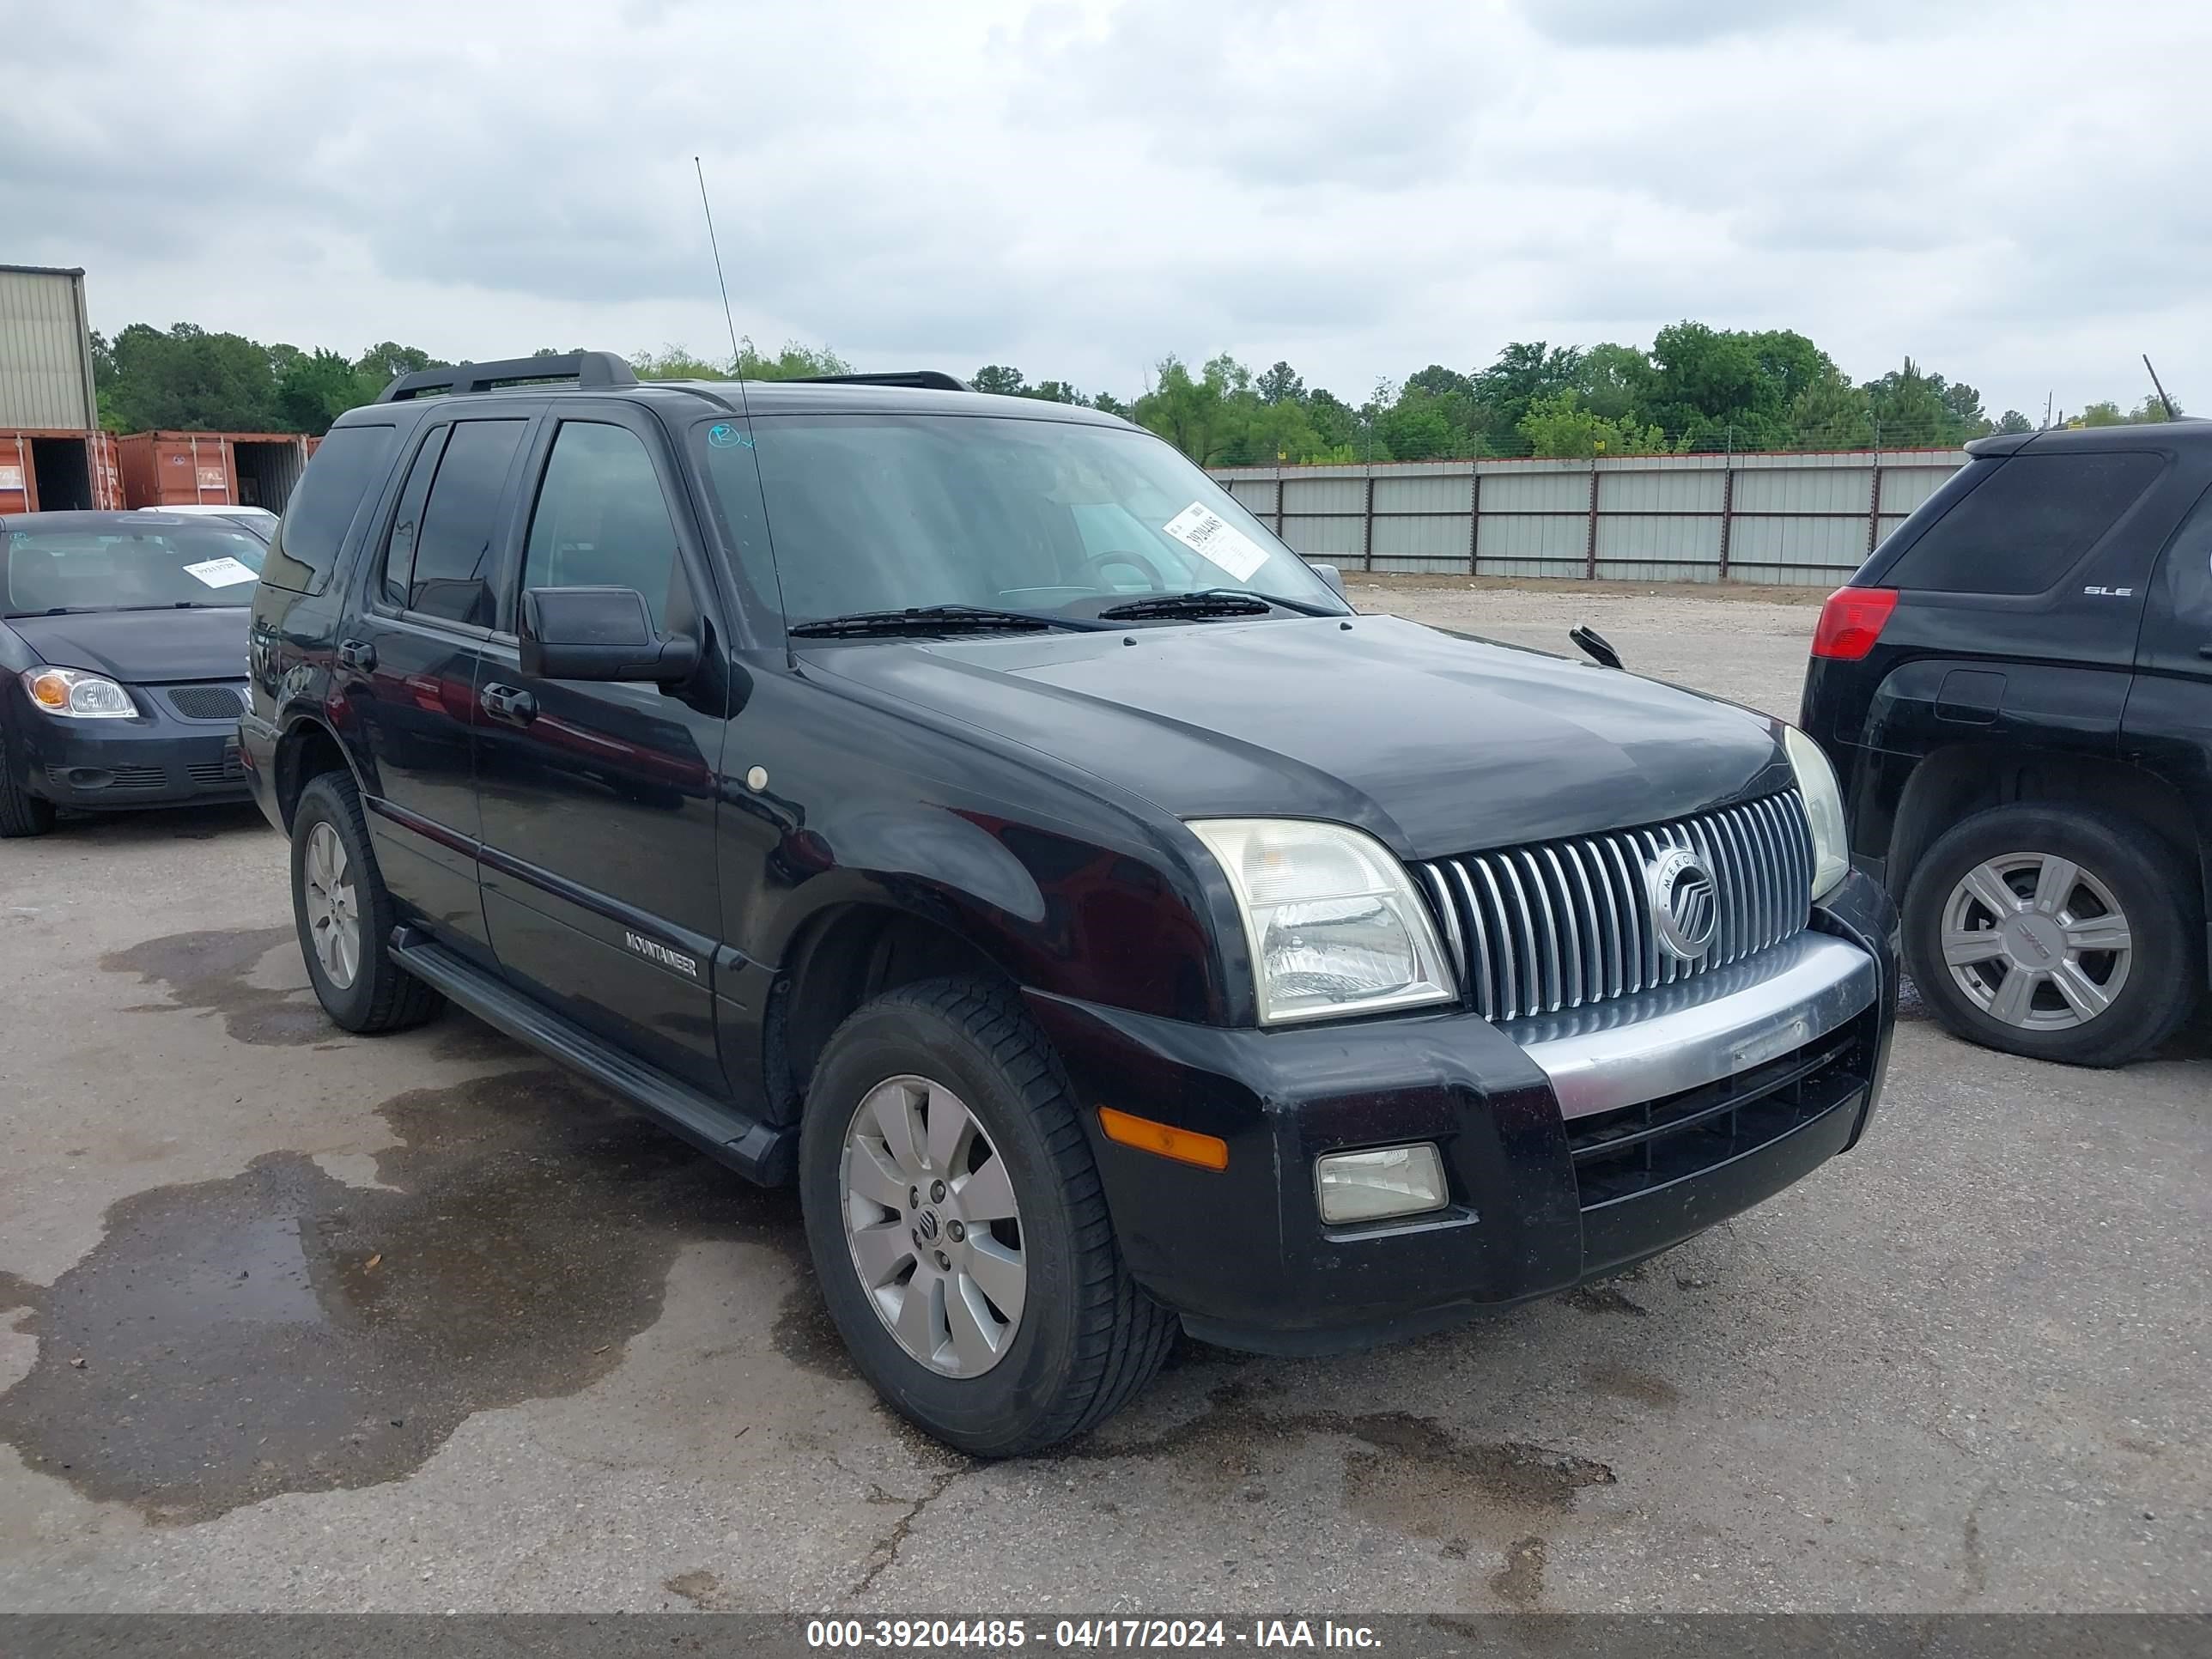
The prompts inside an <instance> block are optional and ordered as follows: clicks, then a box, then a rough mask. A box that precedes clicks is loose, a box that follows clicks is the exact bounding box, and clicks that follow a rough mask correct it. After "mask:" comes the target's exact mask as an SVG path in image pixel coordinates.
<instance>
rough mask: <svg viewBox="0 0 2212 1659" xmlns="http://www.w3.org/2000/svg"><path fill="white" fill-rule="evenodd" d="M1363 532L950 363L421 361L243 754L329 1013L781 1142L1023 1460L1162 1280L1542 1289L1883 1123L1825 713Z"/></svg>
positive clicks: (1429, 1307)
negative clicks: (1366, 564)
mask: <svg viewBox="0 0 2212 1659" xmlns="http://www.w3.org/2000/svg"><path fill="white" fill-rule="evenodd" d="M553 374H566V375H568V376H569V377H571V380H570V383H568V384H566V385H562V386H551V385H548V384H544V380H545V379H546V377H548V376H550V375H553ZM533 382H534V383H533ZM422 392H440V393H443V394H445V395H441V396H436V397H422V396H419V395H418V394H420V393H422ZM1332 574H1333V573H1328V572H1327V571H1326V570H1325V569H1322V568H1316V567H1309V566H1308V565H1307V564H1306V563H1305V562H1304V560H1302V559H1301V558H1300V557H1299V556H1297V554H1296V553H1294V552H1293V551H1291V550H1290V549H1289V548H1288V547H1286V546H1285V545H1284V544H1282V543H1281V542H1279V541H1278V540H1277V539H1276V538H1274V537H1273V535H1272V534H1270V533H1269V532H1267V530H1266V529H1264V528H1263V527H1262V526H1261V525H1260V524H1259V523H1258V522H1257V521H1256V520H1254V519H1253V518H1252V517H1251V516H1250V515H1249V513H1245V512H1244V511H1243V509H1242V508H1241V507H1238V506H1237V503H1236V502H1235V501H1232V500H1231V499H1230V497H1229V496H1228V495H1226V494H1225V492H1224V491H1223V490H1221V489H1219V488H1218V487H1217V486H1216V485H1215V484H1214V483H1212V481H1211V480H1209V479H1208V478H1207V477H1206V476H1205V475H1204V474H1203V473H1201V472H1200V471H1198V470H1197V469H1195V468H1194V467H1193V466H1192V465H1190V464H1189V463H1188V462H1187V461H1186V460H1184V459H1182V456H1180V455H1178V454H1177V453H1176V452H1175V451H1174V450H1173V449H1171V448H1170V447H1168V446H1167V445H1166V444H1164V443H1162V442H1160V441H1158V439H1156V438H1154V437H1152V435H1150V434H1148V433H1146V432H1143V431H1140V430H1139V429H1137V428H1133V427H1132V426H1130V425H1128V424H1127V423H1126V422H1121V421H1119V420H1115V419H1113V418H1111V417H1110V416H1103V415H1099V414H1095V413H1093V412H1091V411H1090V410H1081V409H1073V408H1069V407H1066V406H1064V405H1060V404H1049V403H1040V402H1034V401H1030V400H1027V399H1021V398H993V397H983V396H978V395H976V394H975V393H973V392H969V391H968V390H967V389H966V388H964V387H963V386H961V384H960V383H959V382H958V381H957V380H952V379H951V378H950V377H947V376H943V375H937V374H908V375H887V376H880V377H867V376H862V377H857V378H854V377H848V378H844V379H840V380H833V381H814V382H797V383H794V382H784V383H781V384H775V385H768V386H763V385H753V386H738V385H733V384H723V383H715V384H682V385H675V384H664V385H640V384H638V383H637V382H636V381H635V380H634V379H633V377H632V375H631V374H630V372H629V369H628V368H627V367H626V366H625V365H623V363H622V362H621V361H620V360H619V359H617V358H614V357H611V356H606V355H605V354H599V353H591V354H582V355H580V356H578V357H575V358H572V359H565V360H552V361H548V360H537V361H532V362H513V363H501V364H490V365H482V366H476V367H471V368H462V369H459V370H443V371H435V372H433V373H431V374H423V375H414V376H408V377H404V378H403V379H402V380H398V381H397V382H395V383H394V385H393V386H392V388H391V389H389V390H388V391H387V392H386V394H385V395H384V398H382V399H381V400H380V402H378V403H377V404H374V405H373V406H371V407H368V408H366V409H361V410H354V411H353V412H351V413H350V414H349V415H347V416H345V417H344V418H343V420H341V421H340V422H338V423H337V426H336V427H334V428H332V430H331V434H330V435H329V437H328V438H327V439H326V440H325V441H324V443H323V445H322V447H321V450H320V452H319V453H318V454H317V456H316V457H315V459H314V460H313V463H312V464H311V465H309V467H308V468H307V472H306V475H305V477H304V478H303V480H302V482H301V485H300V487H299V489H298V490H297V492H296V493H295V495H294V497H293V499H292V501H291V504H290V507H289V511H288V512H287V513H286V516H285V519H284V521H283V525H282V526H281V527H280V530H279V532H278V535H277V540H276V545H275V546H274V547H272V549H271V550H270V555H269V558H268V562H267V564H266V566H265V568H264V574H263V577H262V582H261V587H260V592H259V596H258V600H257V603H256V606H255V610H254V615H253V621H252V710H251V712H250V713H249V714H248V715H247V716H246V719H245V720H244V721H243V722H242V733H243V741H244V744H245V750H246V757H247V760H248V765H249V770H250V773H251V775H252V778H253V779H254V781H255V788H256V791H257V793H258V799H259V800H260V802H261V804H262V806H263V808H264V811H266V812H267V813H268V815H269V817H270V819H271V820H272V821H273V822H274V823H276V824H277V825H278V826H279V827H280V828H281V829H283V830H284V832H285V833H286V834H287V835H289V837H290V838H291V843H292V849H293V850H292V874H293V892H294V899H295V909H296V913H297V915H298V921H299V932H300V939H301V945H302V947H303V950H304V953H305V955H306V957H307V969H308V972H309V974H310V975H311V976H312V978H313V982H314V987H315V990H316V993H317V994H318V995H319V997H320V998H321V999H322V1002H323V1006H325V1008H327V1009H328V1010H329V1011H330V1012H331V1017H332V1018H335V1019H336V1020H337V1022H338V1023H339V1024H342V1025H343V1026H345V1027H347V1028H348V1029H349V1030H358V1031H372V1030H388V1029H391V1028H392V1027H395V1026H398V1025H402V1024H408V1023H410V1022H411V1021H415V1020H418V1019H421V1018H423V1017H425V1016H426V1015H428V1013H429V1012H431V1011H432V1010H433V1009H435V1007H436V1006H438V1003H439V1001H440V1000H441V998H450V999H451V1000H453V1001H455V1002H458V1003H459V1004H461V1005H462V1006H464V1007H465V1008H468V1009H469V1010H471V1012H475V1013H476V1014H477V1015H478V1016H480V1017H481V1018H483V1019H485V1020H487V1021H489V1022H490V1023H491V1024H494V1025H495V1026H497V1027H499V1028H500V1029H501V1030H506V1031H507V1032H510V1033H512V1034H513V1035H514V1036H517V1037H519V1038H520V1039H521V1040H523V1041H524V1042H529V1043H532V1044H534V1045H535V1046H537V1047H538V1048H540V1049H542V1050H544V1052H546V1053H548V1054H552V1055H554V1056H556V1057H557V1058H559V1059H560V1060H564V1061H566V1062H567V1063H568V1064H569V1065H571V1066H574V1067H576V1068H577V1069H579V1070H580V1071H581V1072H583V1073H586V1074H587V1075H588V1076H590V1077H592V1078H593V1079H597V1080H598V1081H599V1083H601V1084H602V1085H605V1086H606V1087H607V1088H609V1089H611V1090H612V1091H616V1092H617V1093H618V1094H620V1095H622V1096H623V1097H626V1098H628V1099H629V1100H630V1101H633V1102H635V1103H637V1104H639V1105H641V1106H642V1107H643V1108H645V1109H647V1110H649V1111H651V1112H653V1113H655V1114H657V1115H659V1118H660V1119H661V1121H664V1122H665V1123H666V1124H668V1125H669V1126H670V1127H672V1128H674V1129H676V1130H677V1131H678V1132H679V1133H683V1134H684V1135H686V1136H688V1137H690V1139H692V1140H693V1141H695V1142H696V1143H697V1144H698V1145H699V1146H702V1147H704V1148H706V1149H707V1150H708V1151H709V1152H712V1153H714V1155H715V1156H717V1157H719V1158H723V1159H725V1160H726V1161H727V1162H728V1163H729V1164H732V1165H733V1166H734V1167H735V1168H736V1169H737V1170H739V1171H741V1172H742V1173H744V1174H745V1175H747V1176H751V1177H753V1178H754V1179H756V1180H758V1181H762V1182H784V1181H790V1180H794V1179H795V1180H796V1182H797V1183H798V1186H799V1195H800V1200H801V1204H802V1207H803V1210H804V1212H805V1225H806V1231H807V1236H808V1240H809V1243H810V1245H811V1249H812V1253H813V1257H814V1261H815V1264H816V1267H817V1271H818V1275H819V1279H820V1282H821V1286H822V1291H823V1296H824V1297H825V1298H826V1300H827V1302H828V1304H829V1311H830V1313H831V1314H832V1316H834V1317H835V1319H836V1323H837V1325H838V1328H839V1329H840V1330H841V1331H842V1334H843V1335H844V1337H845V1340H846V1341H847V1342H848V1345H849V1346H850V1347H851V1349H852V1352H853V1353H854V1358H855V1360H856V1362H857V1363H858V1364H859V1366H860V1369H861V1370H862V1371H863V1373H864V1374H865V1375H866V1376H867V1377H868V1378H869V1379H870V1380H871V1381H872V1383H874V1384H875V1386H876V1387H877V1388H878V1389H879V1390H880V1391H881V1392H882V1394H883V1395H884V1398H885V1399H886V1400H887V1401H890V1403H891V1404H892V1405H893V1406H895V1407H896V1408H897V1409H898V1410H900V1411H902V1412H903V1413H906V1414H907V1415H908V1416H909V1417H911V1418H912V1419H915V1421H916V1422H918V1423H920V1424H921V1425H923V1426H924V1427H925V1428H927V1429H928V1430H929V1431H931V1432H933V1433H934V1434H936V1435H938V1436H939V1437H943V1438H944V1439H945V1440H946V1441H948V1442H950V1443H953V1444H955V1445H957V1446H959V1447H962V1448H963V1449H967V1450H969V1451H972V1452H976V1453H981V1454H987V1455H994V1454H995V1455H1004V1454H1009V1453H1017V1452H1021V1451H1025V1450H1030V1449H1036V1448H1040V1447H1043V1446H1046V1445H1049V1444H1051V1443H1054V1441H1056V1440H1059V1439H1060V1438H1062V1437H1066V1436H1067V1435H1070V1434H1073V1433H1075V1432H1077V1431H1079V1430H1081V1429H1083V1428H1085V1427H1086V1426H1087V1425H1090V1424H1091V1423H1094V1422H1096V1421H1097V1420H1098V1419H1100V1418H1101V1417H1103V1416H1104V1415H1105V1414H1106V1413H1108V1412H1109V1411H1111V1410H1113V1409H1114V1408H1115V1407H1117V1406H1118V1405H1119V1404H1121V1402H1122V1401H1125V1400H1127V1398H1129V1397H1130V1395H1132V1394H1133V1392H1134V1391H1136V1390H1137V1389H1139V1388H1140V1387H1142V1386H1143V1384H1144V1383H1145V1382H1146V1379H1147V1378H1148V1377H1149V1376H1151V1375H1152V1372H1153V1370H1155V1368H1157V1367H1158V1364H1159V1363H1160V1361H1161V1359H1162V1358H1163V1356H1164V1354H1165V1352H1166V1351H1167V1347H1168V1345H1169V1341H1170V1337H1171V1335H1172V1334H1173V1332H1174V1330H1175V1328H1176V1324H1177V1322H1178V1319H1180V1322H1181V1323H1182V1325H1184V1326H1186V1327H1188V1328H1189V1329H1191V1330H1192V1331H1194V1332H1195V1333H1197V1334H1199V1335H1200V1336H1202V1337H1204V1338H1206V1339H1207V1340H1212V1341H1216V1342H1221V1343H1225V1344H1232V1345H1237V1346H1247V1347H1253V1348H1258V1349H1263V1350H1271V1351H1275V1352H1321V1351H1323V1350H1326V1349H1329V1348H1340V1347H1343V1346H1349V1345H1352V1344H1357V1343H1362V1342H1371V1341H1375V1340H1381V1339H1383V1338H1384V1337H1386V1336H1390V1335H1394V1334H1402V1333H1405V1332H1408V1331H1413V1330H1417V1329H1420V1328H1425V1327H1427V1326H1431V1325H1434V1324H1437V1323H1440V1322H1444V1321H1447V1320H1449V1319H1452V1318H1454V1317H1457V1316H1463V1315H1465V1314H1466V1313H1468V1312H1469V1311H1470V1310H1474V1309H1475V1308H1478V1307H1480V1306H1483V1305H1486V1304H1501V1303H1506V1302H1511V1301H1514V1300H1516V1299H1517V1298H1520V1297H1528V1296H1533V1295H1536V1294H1539V1293H1541V1292H1543V1291H1556V1290H1559V1289H1562V1288H1564V1287H1566V1286H1569V1285H1575V1284H1577V1283H1578V1282H1580V1281H1582V1280H1583V1279H1589V1278H1590V1277H1592V1276H1595V1275H1597V1274H1601V1273H1609V1272H1612V1271H1613V1270H1615V1269H1618V1268H1619V1267H1622V1266H1623V1265H1625V1264H1627V1263H1629V1262H1632V1261H1637V1260H1638V1259H1640V1258H1642V1257H1644V1256H1646V1255H1650V1254H1652V1253H1653V1252H1655V1251H1657V1250H1662V1249H1666V1248H1667V1247H1668V1246H1669V1245H1671V1244H1673V1243H1675V1242H1677V1241H1678V1240H1680V1239H1681V1238H1684V1237H1687V1236H1688V1235H1690V1234H1692V1233H1693V1232H1695V1231H1699V1229H1702V1228H1705V1227H1707V1226H1710V1225H1711V1224H1712V1223H1713V1222H1715V1221H1717V1220H1718V1219H1720V1218H1723V1217H1724V1216H1727V1215H1729V1214H1731V1213H1733V1212H1735V1211H1737V1210H1740V1209H1741V1208H1743V1207H1744V1206H1747V1205H1749V1204H1753V1203H1755V1202H1757V1201H1758V1200H1760V1199H1762V1198H1765V1196H1767V1195H1768V1194H1771V1193H1773V1192H1775V1191H1776V1190H1778V1188H1782V1187H1783V1186H1784V1185H1786V1184H1788V1183H1789V1182H1793V1181H1795V1180H1796V1179H1797V1178H1798V1177H1799V1176H1802V1175H1804V1174H1806V1173H1807V1172H1808V1171H1809V1170H1812V1169H1814V1167H1815V1166H1816V1165H1818V1164H1820V1163H1822V1162H1823V1161H1825V1160H1826V1158H1829V1157H1830V1156H1832V1154H1834V1153H1836V1152H1841V1151H1843V1150H1844V1148H1845V1147H1847V1146H1850V1145H1852V1144H1853V1143H1854V1142H1855V1141H1856V1140H1857V1139H1858V1137H1859V1134H1860V1133H1861V1131H1862V1130H1863V1127H1864V1126H1865V1124H1866V1122H1867V1120H1868V1117H1869V1115H1870V1114H1871V1112H1872V1111H1873V1109H1874V1106H1875V1097H1876V1096H1877V1094H1878V1093H1879V1091H1880V1088H1881V1079H1882V1074H1883V1070H1884V1066H1885V1064H1886V1061H1887V1051H1888V1040H1889V1033H1890V1028H1891V1023H1892V1019H1893V1011H1894V999H1895V983H1896V980H1895V957H1894V950H1893V939H1892V935H1893V927H1894V912H1893V908H1892V907H1891V905H1890V903H1889V901H1888V900H1887V897H1886V896H1884V895H1883V893H1882V892H1881V888H1880V887H1879V885H1878V884H1875V882H1873V881H1870V880H1869V879H1868V878H1866V877H1864V876H1863V875H1859V874H1856V873H1854V872H1852V871H1851V870H1850V863H1849V860H1848V857H1847V856H1846V853H1845V849H1844V845H1843V818H1842V810H1843V809H1842V800H1841V797H1840V794H1839V793H1838V789H1837V787H1836V782H1835V779H1834V776H1833V774H1832V771H1831V770H1830V769H1829V766H1828V763H1827V762H1826V760H1824V759H1823V758H1822V757H1821V756H1820V751H1819V750H1818V749H1817V748H1816V747H1815V746H1814V744H1811V743H1810V742H1809V741H1808V739H1806V738H1804V737H1803V736H1802V734H1800V733H1799V732H1796V730H1795V729H1794V728H1790V727H1788V726H1783V725H1781V724H1779V723H1778V722H1775V721H1772V720H1768V719H1766V718H1765V717H1764V716H1760V715H1756V714H1750V713H1748V712H1747V711H1745V710H1743V709H1741V708H1735V707H1732V706H1729V705H1726V704H1723V703H1719V702H1712V701H1710V700H1708V699H1705V698H1703V697H1699V696H1693V695H1691V694H1688V693H1686V692H1682V691H1678V690H1672V689H1669V688H1668V687H1664V686H1660V685H1656V684H1650V682H1647V681H1644V680H1640V679H1637V678H1632V677H1631V676H1629V675H1626V674H1624V673H1620V672H1616V671H1611V670H1608V669H1605V668H1601V667H1598V666H1596V665H1592V664H1589V663H1583V662H1570V661H1565V660H1561V659H1558V658H1554V657H1551V656H1547V655H1545V654H1542V653H1534V652H1528V651H1522V650H1515V649H1509V648H1506V647H1498V646H1493V645H1487V644H1484V643H1482V642H1480V641H1471V640H1468V639H1465V638H1460V637H1455V636H1452V635H1447V634H1443V633H1439V632H1437V631H1436V630H1434V629H1427V628H1421V627H1417V626H1415V625H1413V624H1412V623H1406V622H1401V621H1397V620H1395V619H1392V618H1389V617H1361V616H1358V615H1357V614H1356V613H1355V612H1354V611H1352V609H1351V607H1350V606H1349V605H1346V603H1345V601H1344V599H1343V598H1342V595H1341V593H1340V591H1339V589H1338V587H1337V586H1336V585H1335V584H1334V582H1333V581H1332V580H1331V575H1332Z"/></svg>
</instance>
